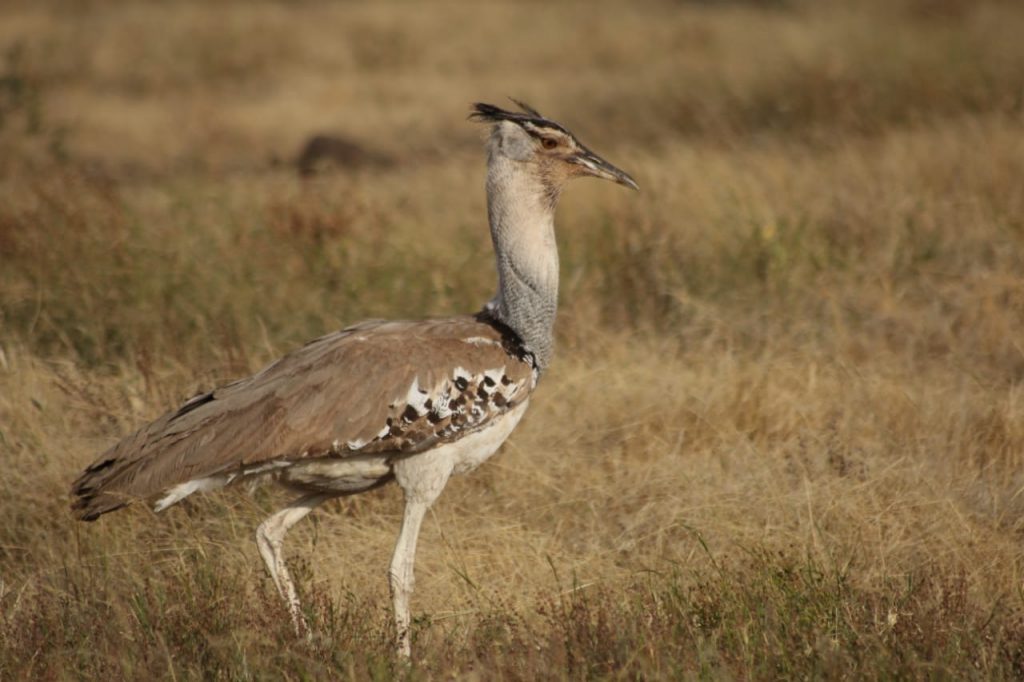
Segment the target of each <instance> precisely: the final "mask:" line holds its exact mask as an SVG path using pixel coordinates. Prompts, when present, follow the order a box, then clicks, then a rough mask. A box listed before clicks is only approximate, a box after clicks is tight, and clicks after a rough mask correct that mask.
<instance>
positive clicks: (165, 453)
mask: <svg viewBox="0 0 1024 682" xmlns="http://www.w3.org/2000/svg"><path fill="white" fill-rule="evenodd" d="M536 378H537V375H536V372H535V370H534V368H533V364H532V362H531V358H530V356H529V355H528V354H527V353H526V352H524V351H523V349H522V347H521V345H520V344H519V341H518V339H517V338H516V337H515V335H514V334H512V333H511V332H510V331H509V330H507V329H506V328H503V327H502V326H501V325H500V324H498V323H495V322H494V321H492V320H490V319H488V318H486V317H485V316H483V315H482V314H481V315H478V316H475V317H471V316H465V317H455V318H447V319H438V320H424V321H419V322H405V321H398V322H380V321H371V322H364V323H362V324H359V325H356V326H353V327H349V328H348V329H344V330H342V331H340V332H335V333H333V334H329V335H327V336H324V337H321V338H319V339H317V340H315V341H312V342H311V343H309V344H307V345H306V346H304V347H302V348H300V349H298V350H296V351H294V352H292V353H290V354H288V355H286V356H285V357H283V358H281V359H280V360H278V361H277V362H274V363H273V364H271V365H269V366H268V367H266V368H265V369H263V370H262V371H260V372H259V373H257V374H255V375H253V376H251V377H248V378H246V379H242V380H240V381H236V382H234V383H231V384H227V385H226V386H223V387H221V388H218V389H216V390H214V391H211V392H209V393H203V394H200V395H197V396H195V397H194V398H192V399H190V400H188V401H187V402H185V403H184V404H183V405H182V406H181V407H180V408H178V409H177V410H174V411H172V412H168V413H167V414H165V415H163V416H162V417H160V418H159V419H157V420H155V421H154V422H152V423H150V424H148V425H147V426H144V427H142V428H141V429H139V430H138V431H137V432H136V433H134V434H133V435H131V436H128V437H127V438H125V439H124V440H122V441H121V442H119V443H117V444H116V445H114V446H113V447H112V448H110V449H109V450H107V451H106V452H105V453H104V454H103V455H102V456H101V457H100V458H99V459H97V460H96V462H94V463H93V464H92V465H91V466H89V468H87V469H86V470H85V472H84V473H83V474H82V475H81V476H80V477H79V478H78V480H77V481H76V482H75V483H74V485H73V487H72V494H73V495H74V496H75V497H76V498H77V499H76V500H75V502H74V504H73V507H74V509H75V510H76V513H77V514H78V515H79V516H80V517H82V518H96V517H97V516H99V514H102V513H104V512H106V511H111V510H113V509H116V508H118V507H120V506H123V505H124V504H125V503H126V500H127V499H130V498H140V497H150V496H152V495H156V494H158V493H160V492H161V491H164V490H166V489H168V488H169V487H171V486H174V485H177V484H180V483H182V482H185V481H190V480H195V479H200V478H205V477H208V476H214V475H219V474H226V473H245V472H246V471H254V470H259V469H260V468H261V467H266V466H268V465H270V464H271V463H274V464H280V463H284V462H289V461H295V460H298V459H302V458H307V457H346V456H350V455H353V454H368V453H382V452H394V453H416V452H420V451H422V450H425V449H427V448H429V447H431V446H433V445H436V444H439V443H443V442H450V441H454V440H457V439H459V438H461V437H462V436H464V435H466V434H468V433H472V432H473V431H475V430H478V429H480V428H482V427H484V426H486V425H487V424H489V423H490V422H491V420H493V419H494V418H495V417H498V416H500V415H501V414H503V413H504V412H506V411H508V410H509V409H511V408H512V407H514V406H515V405H518V404H520V403H521V402H522V401H523V400H525V399H526V397H527V396H528V395H529V394H530V392H531V391H532V390H533V387H534V385H535V383H536Z"/></svg>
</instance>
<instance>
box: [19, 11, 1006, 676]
mask: <svg viewBox="0 0 1024 682" xmlns="http://www.w3.org/2000/svg"><path fill="white" fill-rule="evenodd" d="M1022 36H1024V5H1022V4H1021V3H1020V2H1017V1H1015V0H974V1H971V0H891V1H883V0H860V1H856V2H855V1H852V0H851V1H847V2H841V1H839V0H820V1H812V0H761V1H756V0H749V1H747V2H742V1H738V0H737V1H727V0H704V1H695V0H694V1H684V0H676V1H668V0H666V1H655V0H650V1H643V2H635V3H613V2H587V3H576V2H564V3H539V2H537V3H534V2H524V3H503V2H486V3H459V2H423V3H414V2H380V3H354V2H319V1H302V0H297V1H293V2H284V1H282V2H258V1H257V2H229V1H223V2H219V1H218V2H185V1H183V0H181V1H179V0H170V1H166V2H119V1H116V0H74V1H72V0H66V1H60V0H31V1H29V0H7V1H6V2H4V3H3V5H2V6H0V462H2V463H3V465H4V470H5V474H4V476H3V477H2V479H3V480H2V481H0V508H2V509H3V511H4V513H5V522H4V523H3V524H2V526H3V527H2V529H0V678H2V679H65V678H70V677H86V678H90V677H99V676H105V677H107V678H109V679H143V678H169V679H171V678H173V679H200V678H202V679H281V678H287V679H299V678H304V679H309V678H337V677H354V678H360V679H365V678H367V677H376V678H388V677H391V676H394V675H411V676H413V677H424V678H433V677H440V676H445V677H449V676H456V677H466V678H467V679H476V678H481V679H490V678H492V677H494V678H503V679H504V678H508V679H536V678H544V679H563V678H564V679H584V678H592V677H611V678H614V677H631V678H633V677H639V678H659V677H673V678H677V677H678V678H688V677H696V676H710V677H716V678H718V677H721V678H733V677H738V678H764V677H771V678H778V677H782V678H789V677H840V676H843V675H848V676H852V677H863V676H876V675H877V676H881V677H898V676H904V677H921V676H931V675H937V676H940V677H941V676H950V677H954V678H969V677H981V678H984V679H993V678H1001V677H1015V676H1020V675H1024V650H1022V642H1024V597H1022V594H1024V593H1022V590H1021V585H1022V583H1021V580H1022V575H1021V570H1022V567H1024V564H1022V558H1024V557H1022V553H1021V545H1020V540H1021V533H1022V532H1024V498H1022V497H1021V491H1022V490H1024V471H1022V464H1024V461H1022V460H1024V394H1022V390H1024V389H1022V385H1024V345H1022V344H1024V341H1021V339H1022V338H1024V136H1022V134H1024V39H1022ZM509 96H511V97H515V98H518V99H522V100H524V101H526V102H528V103H530V104H531V105H532V106H534V107H536V108H537V109H539V110H540V111H542V112H543V113H544V114H545V115H547V116H549V117H550V118H552V119H554V120H557V121H559V122H560V123H562V124H564V125H565V126H566V127H568V128H569V129H570V130H572V131H574V132H575V133H576V134H577V135H578V136H579V137H580V138H581V139H582V140H583V141H584V142H585V143H586V144H587V145H588V146H590V147H592V148H593V149H594V150H595V151H597V152H598V153H599V154H601V155H602V156H604V157H605V158H607V159H609V160H610V161H611V162H612V163H614V164H616V165H618V166H620V167H622V168H623V169H625V170H627V171H628V172H629V173H630V174H632V175H633V176H634V177H635V178H636V179H637V181H638V182H639V184H640V186H641V188H642V192H641V193H640V194H639V195H636V194H634V193H630V192H627V191H625V190H623V191H619V190H618V188H610V187H608V186H604V185H602V184H600V183H597V182H592V181H581V182H578V183H574V184H573V185H572V186H571V187H569V188H568V190H567V192H566V193H565V195H564V197H563V200H562V203H561V206H560V209H559V218H558V226H559V248H560V255H561V262H562V287H561V296H562V299H561V309H560V317H559V322H558V331H557V333H558V344H559V347H558V351H557V357H556V360H555V362H554V365H553V367H552V369H551V371H550V373H549V374H548V375H547V376H546V377H545V380H544V382H542V384H541V386H540V388H539V390H538V392H537V394H536V396H535V399H534V401H533V407H532V408H531V412H530V413H529V414H527V416H526V418H525V420H524V422H523V424H522V426H521V427H520V429H519V430H518V431H517V433H516V434H515V435H514V436H513V438H512V439H511V441H510V443H509V444H508V445H507V446H506V447H505V449H504V450H503V452H502V453H501V454H500V455H499V456H498V457H496V458H495V459H493V460H491V462H489V463H488V464H487V465H486V466H485V467H484V468H483V469H481V470H478V471H477V472H475V473H474V475H473V476H471V477H466V478H464V479H459V480H455V481H453V482H452V483H451V485H450V486H449V489H448V490H447V491H446V493H445V495H444V496H442V498H441V500H440V501H439V503H438V505H437V507H436V509H435V510H434V512H433V517H432V518H431V519H430V520H429V521H428V523H427V524H426V527H425V528H424V532H423V538H422V542H421V543H420V544H421V550H420V553H419V557H418V564H417V571H418V573H417V576H418V586H417V593H416V595H415V597H414V601H413V609H414V614H416V622H415V633H414V635H415V640H414V651H418V652H419V654H418V656H419V658H418V660H417V662H416V663H415V664H414V667H413V668H412V669H411V670H403V669H401V668H396V667H395V664H394V661H393V660H392V658H391V656H390V650H389V643H388V633H389V627H390V626H389V621H388V618H389V613H390V607H389V605H388V604H389V602H388V598H387V590H386V566H387V562H388V558H389V555H390V552H391V548H392V545H393V542H394V536H395V533H396V532H397V527H398V523H399V518H400V512H401V505H400V500H399V494H398V492H397V491H396V490H381V491H378V492H375V493H371V494H368V495H364V496H360V497H359V498H354V499H351V500H343V501H338V502H335V503H330V504H328V505H325V507H324V509H323V511H321V512H318V513H317V514H315V515H314V516H313V517H312V518H313V522H309V523H306V524H304V525H302V526H298V527H297V528H296V529H295V530H294V531H293V532H292V533H291V534H290V535H289V547H288V548H289V553H290V556H292V557H294V562H295V563H294V565H295V572H296V573H297V575H298V577H299V578H300V582H301V585H300V592H301V593H302V594H303V595H304V598H305V600H306V601H305V603H306V605H307V609H308V611H309V617H310V619H311V621H312V622H313V623H314V627H315V628H316V629H317V630H318V632H319V633H320V637H319V639H318V640H317V641H316V642H315V643H314V644H313V645H305V644H303V643H300V642H297V641H296V640H295V639H294V636H293V635H292V633H291V628H290V624H289V623H288V619H287V616H286V615H285V613H284V609H283V607H281V606H280V605H279V604H278V598H277V595H276V593H275V592H274V590H273V586H272V585H271V584H270V583H269V581H268V580H267V579H266V577H265V576H264V575H263V571H262V563H261V562H260V560H259V558H258V556H257V552H256V551H255V546H254V543H253V542H252V532H253V529H254V528H255V526H256V524H257V523H258V522H259V520H261V518H262V517H263V516H264V515H266V514H269V513H270V512H271V511H272V510H273V509H274V508H275V505H277V504H279V503H280V501H281V500H282V499H283V498H282V497H281V495H280V494H279V493H277V492H274V491H272V490H260V491H256V492H253V493H251V494H246V493H245V492H243V491H228V492H226V493H221V494H215V495H210V496H207V497H205V498H203V499H200V500H195V501H193V500H192V499H190V500H189V501H188V503H187V504H184V505H181V506H180V507H177V508H175V509H172V510H170V511H169V512H168V513H166V514H164V515H162V516H161V517H159V518H156V517H154V516H153V515H152V514H151V513H149V512H148V511H147V510H145V509H142V508H133V509H130V510H127V511H125V512H121V513H119V514H116V515H112V516H110V517H105V518H104V519H103V520H102V521H101V522H99V523H97V524H91V525H83V524H76V523H73V522H72V520H71V517H70V515H69V514H68V512H67V503H68V498H67V489H68V486H69V484H70V481H71V480H72V479H73V478H74V477H75V475H76V474H77V472H78V471H79V470H80V469H81V468H82V467H84V466H85V465H86V464H88V463H89V462H90V461H92V459H93V458H94V457H95V456H96V454H97V453H98V452H99V451H102V450H103V449H104V448H105V447H107V446H108V445H110V444H111V443H113V442H114V441H115V440H116V439H117V438H118V437H119V436H121V435H124V434H126V433H128V432H130V431H131V430H132V429H134V428H135V427H137V426H138V425H139V424H141V423H142V422H144V421H146V420H148V419H151V418H153V417H155V416H157V415H158V414H160V413H161V412H162V411H164V410H166V409H168V408H170V407H172V406H174V405H175V404H176V403H178V402H179V401H180V400H181V399H182V398H184V397H186V396H188V395H191V394H193V393H194V392H196V391H197V390H200V389H204V388H210V387H212V386H214V385H216V384H217V383H219V382H223V381H227V380H229V379H232V378H235V377H238V376H240V375H243V374H246V373H248V372H251V371H255V370H256V369H258V368H259V367H260V366H262V365H263V364H264V363H266V362H268V361H269V360H271V359H273V358H274V357H277V356H278V355H280V354H282V353H284V352H287V351H288V350H289V349H291V348H294V347H295V346H297V345H298V344H300V343H302V342H303V341H305V340H308V339H310V338H312V337H315V336H318V335H320V334H322V333H324V332H326V331H329V330H333V329H337V328H339V327H341V326H343V325H345V324H347V323H351V322H355V321H358V320H360V319H364V318H366V317H424V316H432V315H448V314H454V313H461V312H469V311H472V310H476V309H477V308H478V307H479V306H480V305H481V304H482V303H483V302H484V301H486V300H487V299H488V298H489V297H490V296H491V295H492V294H493V290H494V270H493V256H492V252H491V249H490V239H489V233H488V230H487V224H486V209H485V201H484V193H483V178H484V156H483V152H482V141H483V139H484V137H485V135H486V131H485V129H484V128H483V127H481V126H479V125H477V124H473V123H470V122H468V121H467V120H466V116H467V114H468V112H469V105H470V103H472V102H474V101H484V102H491V103H494V104H497V105H499V106H503V105H506V104H508V100H507V99H506V98H507V97H509Z"/></svg>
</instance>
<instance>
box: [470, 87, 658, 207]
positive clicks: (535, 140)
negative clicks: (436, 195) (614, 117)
mask: <svg viewBox="0 0 1024 682" xmlns="http://www.w3.org/2000/svg"><path fill="white" fill-rule="evenodd" d="M512 101H513V102H515V103H516V104H517V105H518V106H519V108H520V109H521V110H522V111H518V112H517V111H505V110H504V109H500V108H498V107H496V106H494V105H493V104H481V103H477V104H474V105H473V113H471V114H470V116H469V117H470V118H471V119H473V120H476V121H485V122H488V123H494V124H495V125H494V131H493V133H492V136H491V153H492V154H500V155H501V156H504V157H506V158H508V159H510V160H512V161H515V162H520V163H525V164H530V169H531V171H532V172H533V173H535V174H536V175H537V176H538V177H539V179H540V180H541V181H542V182H543V183H544V184H545V186H546V187H547V189H548V191H549V192H551V193H552V194H553V195H554V196H557V194H558V192H559V191H560V190H561V188H562V186H563V185H564V184H565V183H566V182H567V181H568V180H570V179H571V178H575V177H581V176H585V175H592V176H594V177H596V178H603V179H605V180H611V181H612V182H616V183H618V184H620V185H625V186H626V187H632V188H633V189H635V190H639V189H640V187H639V185H637V184H636V181H635V180H633V178H631V177H630V176H629V174H628V173H626V172H625V171H623V170H621V169H619V168H616V167H615V166H613V165H612V164H610V163H608V162H607V161H605V160H604V159H602V158H601V157H600V156H598V155H597V154H595V153H594V152H592V151H590V150H589V149H587V147H586V146H584V145H583V143H582V142H580V141H579V140H578V139H576V136H575V135H573V134H572V133H571V132H569V131H568V130H566V128H565V127H564V126H562V125H559V124H558V123H555V122H554V121H552V120H550V119H548V118H545V117H544V116H542V115H541V114H540V112H538V111H537V110H536V109H534V108H532V107H530V106H528V105H526V104H523V103H522V102H519V101H517V100H512Z"/></svg>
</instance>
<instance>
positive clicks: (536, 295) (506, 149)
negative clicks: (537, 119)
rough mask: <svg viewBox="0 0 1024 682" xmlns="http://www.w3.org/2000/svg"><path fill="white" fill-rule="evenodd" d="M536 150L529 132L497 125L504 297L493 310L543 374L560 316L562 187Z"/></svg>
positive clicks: (491, 161) (495, 221)
mask: <svg viewBox="0 0 1024 682" xmlns="http://www.w3.org/2000/svg"><path fill="white" fill-rule="evenodd" d="M524 138H525V139H524ZM530 146H532V141H531V140H529V138H528V136H527V135H526V133H525V132H523V131H522V129H521V128H519V127H518V126H516V125H514V124H512V123H508V122H505V123H499V124H498V125H497V126H495V129H494V131H493V133H492V135H491V139H490V141H489V142H488V168H487V214H488V218H489V220H490V224H491V238H492V240H493V241H494V252H495V261H496V264H497V270H498V293H497V294H496V295H495V297H494V299H492V300H491V302H490V303H489V304H488V308H489V310H490V311H491V312H492V314H493V315H494V316H495V317H497V318H498V319H499V320H500V321H501V322H503V323H505V324H506V325H508V326H509V327H510V328H511V329H512V330H513V331H514V332H515V333H516V334H518V335H519V337H520V339H522V341H523V344H524V346H525V347H526V348H527V350H528V351H529V352H530V353H532V354H533V356H534V362H535V364H536V366H537V368H538V369H540V370H543V369H545V368H546V367H547V365H548V364H549V362H550V361H551V355H552V352H553V350H554V338H553V337H554V324H555V316H556V314H557V311H558V246H557V244H556V243H555V220H554V215H555V206H556V204H557V201H558V194H559V192H560V190H561V186H560V185H557V186H553V185H552V181H551V179H550V178H549V177H547V176H546V174H545V173H543V171H542V170H541V168H540V165H539V164H538V163H536V162H533V161H532V160H531V159H530V156H532V153H531V152H530V151H529V147H530Z"/></svg>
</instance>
